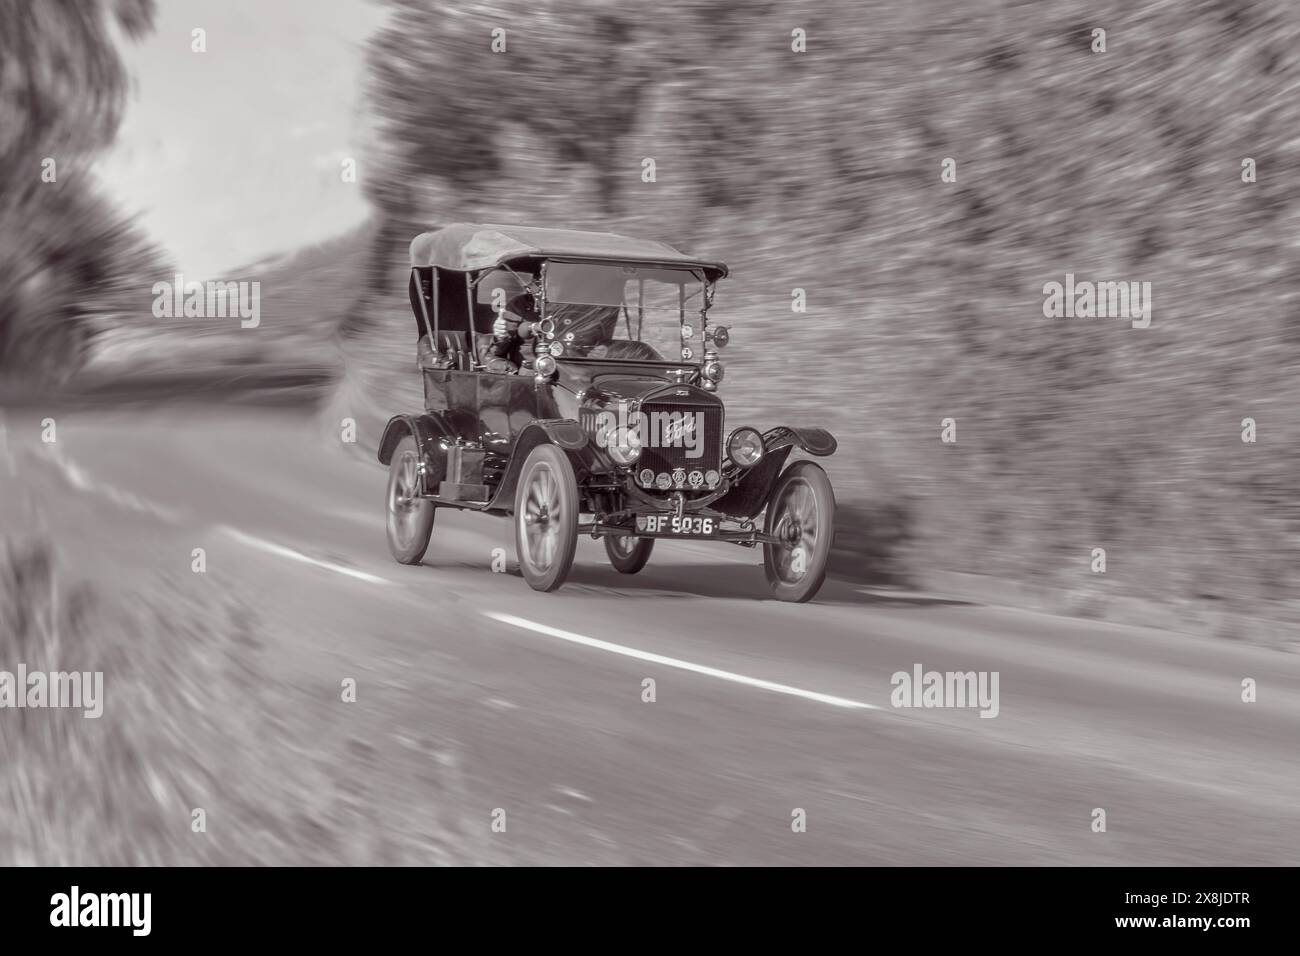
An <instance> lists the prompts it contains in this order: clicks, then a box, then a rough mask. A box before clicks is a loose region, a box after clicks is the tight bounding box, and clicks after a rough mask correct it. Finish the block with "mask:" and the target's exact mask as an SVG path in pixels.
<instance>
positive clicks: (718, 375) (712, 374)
mask: <svg viewBox="0 0 1300 956" xmlns="http://www.w3.org/2000/svg"><path fill="white" fill-rule="evenodd" d="M700 373H701V374H702V375H703V376H704V377H705V378H706V379H708V380H709V381H710V382H713V383H714V384H715V385H716V384H717V383H718V382H721V381H722V375H723V368H722V363H721V362H719V361H718V360H717V359H710V360H709V361H707V362H705V363H704V367H703V368H702V369H700Z"/></svg>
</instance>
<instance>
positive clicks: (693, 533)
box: [636, 515, 718, 538]
mask: <svg viewBox="0 0 1300 956" xmlns="http://www.w3.org/2000/svg"><path fill="white" fill-rule="evenodd" d="M636 530H637V531H644V532H647V533H649V534H663V535H676V536H679V537H683V538H708V537H712V536H713V535H714V534H716V533H717V531H718V519H717V518H706V517H702V516H700V515H682V516H681V517H680V518H679V517H678V516H677V515H637V516H636Z"/></svg>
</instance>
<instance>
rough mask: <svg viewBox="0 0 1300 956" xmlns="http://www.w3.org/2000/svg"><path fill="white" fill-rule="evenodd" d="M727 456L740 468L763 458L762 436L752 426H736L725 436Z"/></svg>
mask: <svg viewBox="0 0 1300 956" xmlns="http://www.w3.org/2000/svg"><path fill="white" fill-rule="evenodd" d="M727 457H729V458H730V459H731V460H732V461H734V462H735V463H736V464H737V465H740V466H741V467H742V468H753V467H754V466H755V465H757V464H758V463H759V462H760V461H762V460H763V436H762V435H760V434H759V433H758V432H757V431H756V430H754V429H753V428H737V429H736V430H735V431H734V432H732V433H731V435H730V436H729V437H728V438H727Z"/></svg>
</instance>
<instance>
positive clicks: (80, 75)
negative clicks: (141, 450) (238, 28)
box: [0, 0, 162, 375]
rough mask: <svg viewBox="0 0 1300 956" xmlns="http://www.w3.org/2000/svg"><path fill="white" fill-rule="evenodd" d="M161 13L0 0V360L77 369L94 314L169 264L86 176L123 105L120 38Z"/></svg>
mask: <svg viewBox="0 0 1300 956" xmlns="http://www.w3.org/2000/svg"><path fill="white" fill-rule="evenodd" d="M153 16H154V2H153V0H41V2H39V3H32V2H29V0H0V370H7V371H9V372H12V371H13V370H15V369H22V370H23V371H24V372H27V373H31V374H38V375H39V374H48V373H50V372H52V371H55V370H67V369H71V368H75V366H76V364H77V360H78V358H79V357H80V356H81V355H82V353H83V352H84V346H85V343H86V340H87V338H88V336H89V334H90V326H89V324H88V322H87V319H88V317H89V316H90V315H92V314H94V313H96V312H103V311H107V310H110V309H112V308H113V307H114V306H113V303H112V300H113V298H114V297H115V296H118V295H119V294H121V293H123V292H124V291H128V290H130V289H132V288H134V287H136V286H137V285H138V284H140V283H148V282H149V281H150V279H149V276H150V275H151V274H153V273H155V272H156V271H157V269H158V267H160V266H161V264H162V263H161V256H160V255H159V253H158V251H157V250H156V249H155V248H154V247H153V245H152V244H151V243H149V242H148V241H147V240H145V239H144V238H143V236H142V235H141V233H140V232H139V231H138V230H137V229H136V228H135V227H134V226H132V225H131V223H130V222H129V221H128V220H127V219H126V218H125V217H124V216H122V215H121V214H120V213H118V212H116V211H115V210H113V209H112V208H111V206H110V205H109V204H108V203H107V202H106V201H105V200H104V199H103V198H102V197H100V196H99V195H98V193H97V189H96V186H95V185H94V183H93V180H91V179H89V178H88V175H89V167H90V159H91V158H92V157H93V155H94V154H95V153H96V152H97V151H99V150H102V149H103V148H105V147H106V146H108V145H109V144H110V143H111V142H112V141H113V137H114V136H115V135H116V133H117V129H118V126H119V124H120V122H121V118H122V110H123V107H124V104H125V95H126V90H127V74H126V71H125V69H124V67H123V65H122V61H121V57H120V56H119V53H118V48H117V38H118V36H119V35H120V36H122V37H125V38H128V39H137V38H139V37H141V36H143V35H144V34H145V33H146V32H147V31H148V30H149V29H150V28H151V27H152V25H153ZM47 160H52V161H53V164H52V166H51V164H50V163H47ZM51 172H52V173H53V175H52V176H51ZM144 288H145V290H147V288H148V285H147V284H146V285H145V286H144Z"/></svg>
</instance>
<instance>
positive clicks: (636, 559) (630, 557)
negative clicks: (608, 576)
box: [605, 534, 655, 574]
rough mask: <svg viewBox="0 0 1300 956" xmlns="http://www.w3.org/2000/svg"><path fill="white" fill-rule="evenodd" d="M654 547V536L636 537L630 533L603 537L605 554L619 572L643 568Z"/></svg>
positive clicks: (630, 572)
mask: <svg viewBox="0 0 1300 956" xmlns="http://www.w3.org/2000/svg"><path fill="white" fill-rule="evenodd" d="M654 547H655V539H654V538H637V537H633V536H632V535H630V534H628V535H621V536H618V537H615V536H614V535H607V536H606V537H605V554H607V555H608V556H609V563H610V564H612V565H613V566H614V570H615V571H618V572H619V573H620V574H636V573H637V572H638V571H640V570H641V569H642V568H644V567H645V563H646V562H647V561H649V560H650V552H651V551H653V550H654Z"/></svg>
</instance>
